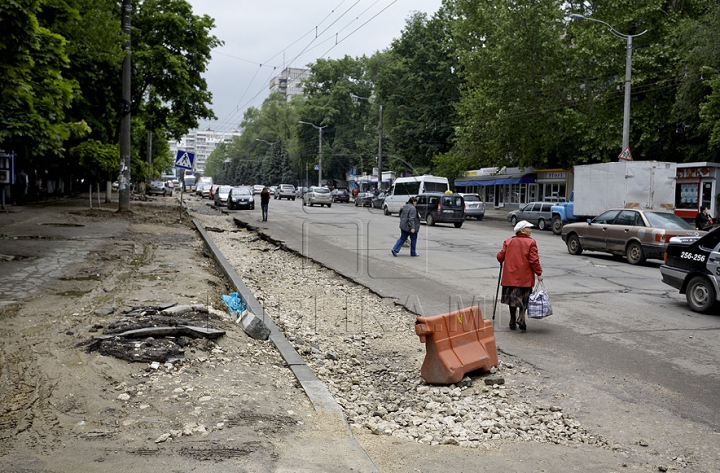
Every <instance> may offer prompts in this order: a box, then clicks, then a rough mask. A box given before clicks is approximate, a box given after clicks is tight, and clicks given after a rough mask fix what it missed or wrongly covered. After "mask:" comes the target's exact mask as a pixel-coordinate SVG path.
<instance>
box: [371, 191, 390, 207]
mask: <svg viewBox="0 0 720 473" xmlns="http://www.w3.org/2000/svg"><path fill="white" fill-rule="evenodd" d="M386 195H387V193H385V192H381V193H379V194H378V195H376V196H373V198H372V202H371V206H372V208H374V209H381V208H382V206H383V202H385V196H386Z"/></svg>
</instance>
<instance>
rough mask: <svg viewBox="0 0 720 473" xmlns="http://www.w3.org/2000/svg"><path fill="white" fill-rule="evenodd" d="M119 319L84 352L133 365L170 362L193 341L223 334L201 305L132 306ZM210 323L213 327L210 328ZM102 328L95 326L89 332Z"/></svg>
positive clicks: (107, 310)
mask: <svg viewBox="0 0 720 473" xmlns="http://www.w3.org/2000/svg"><path fill="white" fill-rule="evenodd" d="M114 311H115V309H114V308H112V307H110V308H101V309H97V310H96V311H95V313H96V314H97V315H100V314H103V315H110V314H112V313H114ZM122 316H123V317H122V318H121V319H119V320H117V321H116V322H113V323H111V324H109V325H108V326H107V327H106V328H105V330H104V331H103V333H102V334H101V335H96V336H95V337H93V339H92V340H90V341H89V342H86V343H85V345H87V352H88V353H90V352H95V351H97V352H99V353H100V354H101V355H105V356H114V357H116V358H120V359H123V360H127V361H132V362H143V363H148V362H156V363H164V362H172V361H178V360H183V359H184V353H185V347H187V346H189V345H191V344H192V343H193V340H194V339H197V338H204V339H210V340H213V339H216V338H218V337H221V336H222V335H224V334H225V332H224V331H223V330H219V329H217V328H216V325H218V321H219V320H220V318H219V317H218V316H217V315H215V314H211V313H210V312H209V311H208V309H207V308H206V307H205V306H203V305H199V304H198V305H192V306H189V305H177V303H175V302H170V303H167V304H160V305H154V306H141V307H132V308H131V309H129V310H126V311H123V312H122ZM211 321H212V326H211ZM101 328H103V327H102V326H101V325H97V326H95V327H93V328H92V329H91V331H98V330H99V329H101Z"/></svg>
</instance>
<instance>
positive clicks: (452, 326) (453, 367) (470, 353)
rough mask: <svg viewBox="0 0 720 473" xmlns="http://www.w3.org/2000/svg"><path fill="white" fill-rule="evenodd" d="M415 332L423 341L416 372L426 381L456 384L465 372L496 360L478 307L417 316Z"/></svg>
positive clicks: (490, 331) (488, 323)
mask: <svg viewBox="0 0 720 473" xmlns="http://www.w3.org/2000/svg"><path fill="white" fill-rule="evenodd" d="M415 333H417V334H418V335H419V336H420V341H421V342H423V343H425V351H426V353H425V361H423V364H422V368H421V370H420V374H421V375H422V377H423V379H424V380H425V381H426V382H427V383H429V384H453V383H457V382H458V381H460V380H461V379H462V378H463V376H465V373H469V372H470V371H474V370H477V369H485V370H488V369H490V367H492V366H495V365H497V363H498V355H497V348H496V347H495V333H494V332H493V326H492V322H491V321H490V320H484V319H483V318H482V313H481V312H480V308H479V307H466V308H465V309H461V310H456V311H455V312H450V313H448V314H442V315H435V316H432V317H418V318H417V320H416V321H415Z"/></svg>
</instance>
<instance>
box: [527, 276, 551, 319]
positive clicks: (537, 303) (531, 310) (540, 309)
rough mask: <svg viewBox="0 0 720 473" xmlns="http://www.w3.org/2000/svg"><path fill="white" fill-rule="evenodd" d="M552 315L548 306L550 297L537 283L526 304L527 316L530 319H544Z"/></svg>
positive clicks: (540, 283)
mask: <svg viewBox="0 0 720 473" xmlns="http://www.w3.org/2000/svg"><path fill="white" fill-rule="evenodd" d="M552 313H553V310H552V305H550V296H549V295H548V293H547V291H546V290H545V285H544V284H543V283H542V282H541V281H538V283H537V285H536V286H535V289H534V290H533V292H532V294H530V300H529V302H528V308H527V316H528V317H529V318H531V319H544V318H545V317H549V316H551V315H552Z"/></svg>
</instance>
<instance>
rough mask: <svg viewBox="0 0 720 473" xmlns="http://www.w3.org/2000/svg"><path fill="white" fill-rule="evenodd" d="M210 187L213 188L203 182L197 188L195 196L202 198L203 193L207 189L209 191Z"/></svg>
mask: <svg viewBox="0 0 720 473" xmlns="http://www.w3.org/2000/svg"><path fill="white" fill-rule="evenodd" d="M210 186H212V184H205V183H202V182H201V183H200V184H198V185H197V187H196V188H195V195H196V196H198V197H202V196H203V192H204V191H205V189H209V188H210Z"/></svg>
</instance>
